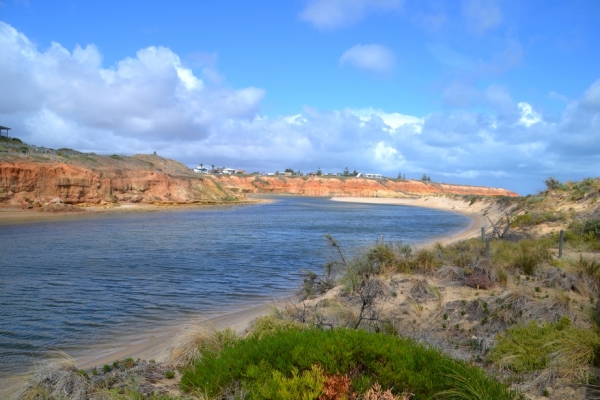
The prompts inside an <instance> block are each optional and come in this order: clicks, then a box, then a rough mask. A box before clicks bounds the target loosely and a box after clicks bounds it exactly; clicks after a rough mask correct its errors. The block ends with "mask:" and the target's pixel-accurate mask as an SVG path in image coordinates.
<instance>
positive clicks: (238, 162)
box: [0, 0, 600, 194]
mask: <svg viewBox="0 0 600 400" xmlns="http://www.w3.org/2000/svg"><path fill="white" fill-rule="evenodd" d="M599 39H600V2H597V1H593V0H590V1H570V2H562V1H536V0H532V1H523V2H512V1H511V2H509V1H500V0H461V1H458V0H452V1H451V0H448V1H417V0H412V1H409V0H370V1H366V0H292V1H255V2H248V1H227V0H223V1H218V2H198V1H178V2H157V1H125V2H123V1H119V2H117V1H110V0H105V1H102V2H99V1H86V2H83V1H59V0H57V1H52V2H48V1H37V0H18V1H17V0H1V1H0V125H6V126H10V127H11V128H13V130H12V131H11V133H12V134H13V135H14V136H18V137H20V138H22V139H24V140H26V141H28V142H30V143H34V144H39V145H45V146H49V147H54V148H59V147H71V148H75V149H79V150H83V151H96V152H99V153H111V154H112V153H124V154H133V153H138V152H145V153H148V152H152V151H157V152H158V154H160V155H163V156H166V157H171V158H174V159H177V160H179V161H182V162H184V163H185V164H187V165H189V166H195V165H197V164H198V163H204V164H207V165H210V164H215V165H225V166H230V167H238V168H244V169H246V170H248V171H264V172H272V171H275V170H283V169H285V168H293V169H295V170H298V169H300V170H303V171H305V172H308V171H311V170H315V169H316V168H317V167H321V169H322V170H323V171H327V172H329V171H331V172H334V171H341V170H343V169H344V168H345V167H348V168H350V169H351V170H353V169H357V170H359V171H362V172H372V173H382V174H384V175H387V176H393V177H395V176H396V175H397V174H398V172H402V173H403V174H406V176H407V177H412V178H420V177H421V176H422V175H423V173H426V174H428V175H430V176H431V178H432V180H434V181H442V182H449V183H462V184H471V185H486V186H501V187H506V188H508V189H511V190H514V191H517V192H519V193H521V194H528V193H534V192H535V191H536V190H539V189H542V188H543V183H542V181H543V179H545V178H546V177H548V176H555V177H557V178H559V179H561V180H569V179H570V180H576V179H581V178H584V177H587V176H597V175H598V171H599V170H600V168H599V167H600V62H599V61H600V40H599Z"/></svg>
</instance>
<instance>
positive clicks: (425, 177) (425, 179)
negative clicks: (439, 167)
mask: <svg viewBox="0 0 600 400" xmlns="http://www.w3.org/2000/svg"><path fill="white" fill-rule="evenodd" d="M421 180H422V181H423V182H427V174H423V177H421Z"/></svg>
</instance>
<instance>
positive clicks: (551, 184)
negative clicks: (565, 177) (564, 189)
mask: <svg viewBox="0 0 600 400" xmlns="http://www.w3.org/2000/svg"><path fill="white" fill-rule="evenodd" d="M544 183H545V184H546V187H547V188H548V190H555V189H558V188H559V187H560V181H559V180H558V179H555V178H553V177H549V178H548V179H546V180H545V181H544Z"/></svg>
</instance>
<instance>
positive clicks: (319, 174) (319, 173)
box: [317, 167, 323, 176]
mask: <svg viewBox="0 0 600 400" xmlns="http://www.w3.org/2000/svg"><path fill="white" fill-rule="evenodd" d="M321 175H323V172H322V171H321V167H319V168H317V176H321Z"/></svg>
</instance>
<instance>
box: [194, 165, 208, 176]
mask: <svg viewBox="0 0 600 400" xmlns="http://www.w3.org/2000/svg"><path fill="white" fill-rule="evenodd" d="M194 172H195V173H197V174H210V170H209V169H208V168H206V167H204V166H200V165H198V167H197V168H194Z"/></svg>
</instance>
